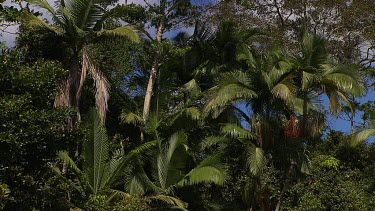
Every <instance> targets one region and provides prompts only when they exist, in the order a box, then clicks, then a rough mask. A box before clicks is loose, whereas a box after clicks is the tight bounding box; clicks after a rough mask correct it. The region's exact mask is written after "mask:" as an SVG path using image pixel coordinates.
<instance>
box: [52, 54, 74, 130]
mask: <svg viewBox="0 0 375 211" xmlns="http://www.w3.org/2000/svg"><path fill="white" fill-rule="evenodd" d="M79 70H80V68H79V62H78V59H76V58H74V59H73V60H72V61H71V64H70V68H69V73H68V75H67V76H66V78H65V79H64V80H63V81H62V82H61V83H60V84H59V85H58V94H57V95H56V97H55V102H54V106H55V107H68V108H76V109H77V116H76V117H74V118H70V119H69V120H68V125H67V127H68V128H70V129H71V128H72V127H73V125H74V123H75V122H77V120H79V119H80V112H79V108H77V106H78V100H79V99H77V91H78V87H79V78H80V71H79Z"/></svg>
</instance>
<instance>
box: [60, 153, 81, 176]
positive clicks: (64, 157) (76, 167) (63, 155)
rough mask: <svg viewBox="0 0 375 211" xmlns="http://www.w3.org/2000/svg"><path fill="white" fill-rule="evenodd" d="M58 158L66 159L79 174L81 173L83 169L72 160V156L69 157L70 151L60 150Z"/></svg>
mask: <svg viewBox="0 0 375 211" xmlns="http://www.w3.org/2000/svg"><path fill="white" fill-rule="evenodd" d="M58 158H59V159H60V160H61V161H64V162H65V163H66V164H68V165H69V166H70V167H71V168H72V169H73V170H74V172H75V173H76V174H77V175H80V174H81V170H80V169H79V168H78V166H77V164H76V163H75V162H74V161H73V160H72V158H70V157H69V154H68V152H66V151H60V152H58Z"/></svg>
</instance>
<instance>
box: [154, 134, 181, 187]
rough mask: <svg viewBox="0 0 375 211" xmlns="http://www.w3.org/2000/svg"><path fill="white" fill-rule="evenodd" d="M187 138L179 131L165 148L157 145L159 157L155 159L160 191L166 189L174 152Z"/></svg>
mask: <svg viewBox="0 0 375 211" xmlns="http://www.w3.org/2000/svg"><path fill="white" fill-rule="evenodd" d="M186 141H187V136H186V134H185V133H184V132H182V131H179V132H176V133H174V134H173V135H172V136H171V137H170V139H169V141H168V143H167V146H166V147H165V146H163V145H162V144H160V143H159V155H158V158H157V170H158V180H159V183H160V187H161V188H162V189H166V188H167V187H166V185H167V179H168V172H169V170H170V166H169V165H170V163H171V160H172V157H173V154H174V152H175V151H176V149H177V147H179V146H180V145H181V144H184V143H186Z"/></svg>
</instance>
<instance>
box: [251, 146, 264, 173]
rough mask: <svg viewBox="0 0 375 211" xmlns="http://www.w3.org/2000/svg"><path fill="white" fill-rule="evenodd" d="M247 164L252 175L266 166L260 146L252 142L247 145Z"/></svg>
mask: <svg viewBox="0 0 375 211" xmlns="http://www.w3.org/2000/svg"><path fill="white" fill-rule="evenodd" d="M246 155H247V166H248V168H249V170H250V172H251V173H252V174H253V175H259V174H260V173H261V172H262V171H263V170H264V168H265V167H266V157H265V156H264V152H263V150H262V149H261V148H259V147H256V146H254V145H253V144H251V145H249V146H248V147H247V151H246Z"/></svg>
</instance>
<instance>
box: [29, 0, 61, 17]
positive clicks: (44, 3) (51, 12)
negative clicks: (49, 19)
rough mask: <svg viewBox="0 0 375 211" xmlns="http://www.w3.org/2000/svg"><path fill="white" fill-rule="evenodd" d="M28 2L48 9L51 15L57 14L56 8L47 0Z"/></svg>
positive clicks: (30, 0) (31, 0)
mask: <svg viewBox="0 0 375 211" xmlns="http://www.w3.org/2000/svg"><path fill="white" fill-rule="evenodd" d="M26 2H28V3H30V4H33V5H35V6H37V7H39V8H41V9H45V10H47V11H48V12H49V13H50V14H51V15H55V14H56V13H55V10H54V9H53V7H52V6H51V5H50V4H49V3H48V1H47V0H27V1H26Z"/></svg>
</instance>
